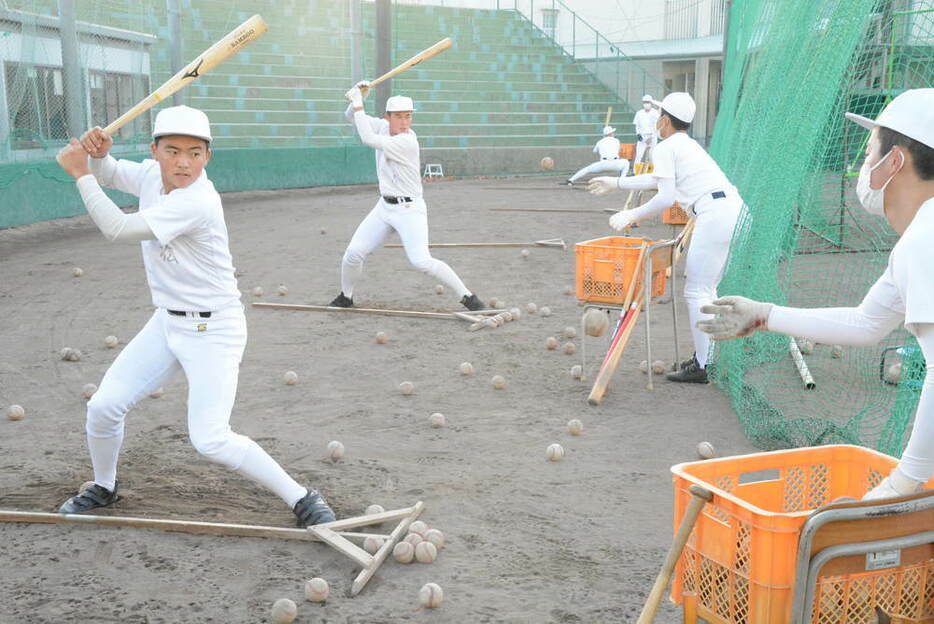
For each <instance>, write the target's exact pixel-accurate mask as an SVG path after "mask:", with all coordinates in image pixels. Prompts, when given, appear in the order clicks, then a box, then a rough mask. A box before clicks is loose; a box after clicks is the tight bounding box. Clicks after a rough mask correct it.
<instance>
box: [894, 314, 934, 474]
mask: <svg viewBox="0 0 934 624" xmlns="http://www.w3.org/2000/svg"><path fill="white" fill-rule="evenodd" d="M916 332H917V337H918V344H920V345H921V352H922V354H924V359H925V360H926V361H927V362H928V367H927V374H926V376H925V378H924V386H923V387H922V389H921V398H920V400H919V401H918V411H917V412H916V413H915V422H914V425H913V426H912V429H911V437H910V438H909V439H908V445H907V446H906V447H905V452H904V453H903V454H902V459H901V461H900V462H899V464H898V468H899V470H901V471H902V473H904V474H905V476H906V477H909V478H911V479H915V480H916V481H922V482H925V481H927V480H928V479H930V478H931V477H932V476H934V325H932V324H928V323H926V324H923V325H919V326H917V329H916Z"/></svg>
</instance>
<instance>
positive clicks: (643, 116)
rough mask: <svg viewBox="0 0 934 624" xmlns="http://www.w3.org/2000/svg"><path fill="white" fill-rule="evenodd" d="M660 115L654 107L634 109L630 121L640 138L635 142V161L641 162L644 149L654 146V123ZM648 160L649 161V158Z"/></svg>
mask: <svg viewBox="0 0 934 624" xmlns="http://www.w3.org/2000/svg"><path fill="white" fill-rule="evenodd" d="M660 116H661V114H660V113H659V112H658V109H656V108H650V109H649V110H645V109H644V108H643V109H642V110H639V111H636V116H635V117H634V118H633V120H632V123H633V125H635V126H636V134H637V135H639V136H640V137H641V138H640V139H639V140H638V141H637V142H636V161H635V162H637V163H641V162H642V156H643V154H645V150H646V149H647V148H651V147H654V146H655V134H656V132H657V130H656V129H655V124H656V123H657V122H658V118H659V117H660ZM649 162H651V159H650V161H649Z"/></svg>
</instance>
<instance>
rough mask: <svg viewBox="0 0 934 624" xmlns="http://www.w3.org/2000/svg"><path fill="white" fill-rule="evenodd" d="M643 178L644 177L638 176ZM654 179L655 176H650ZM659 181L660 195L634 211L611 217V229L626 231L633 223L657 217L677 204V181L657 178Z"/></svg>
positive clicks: (618, 213) (623, 211) (619, 213)
mask: <svg viewBox="0 0 934 624" xmlns="http://www.w3.org/2000/svg"><path fill="white" fill-rule="evenodd" d="M637 177H642V176H637ZM649 177H653V176H649ZM656 179H657V180H658V193H656V194H655V197H653V198H652V199H650V200H649V201H647V202H646V203H644V204H642V205H641V206H639V207H638V208H633V209H632V210H620V211H619V212H617V213H616V214H615V215H613V216H612V217H610V227H612V228H613V229H615V230H624V229H626V228H627V227H629V226H630V225H632V224H633V223H636V222H637V221H641V220H642V219H646V218H648V217H651V216H653V215H656V214H658V213H660V212H662V211H663V210H665V208H668V207H669V206H671V205H672V204H673V203H674V202H675V179H674V178H656Z"/></svg>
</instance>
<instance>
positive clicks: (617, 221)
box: [610, 178, 636, 232]
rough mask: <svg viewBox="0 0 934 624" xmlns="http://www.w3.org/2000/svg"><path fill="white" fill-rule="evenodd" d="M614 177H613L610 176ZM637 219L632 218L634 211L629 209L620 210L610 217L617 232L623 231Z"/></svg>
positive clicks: (611, 223)
mask: <svg viewBox="0 0 934 624" xmlns="http://www.w3.org/2000/svg"><path fill="white" fill-rule="evenodd" d="M610 179H612V178H610ZM635 221H636V220H635V219H633V218H632V213H631V212H629V211H628V210H620V211H619V212H617V213H616V214H615V215H613V216H612V217H610V227H611V228H613V229H614V230H616V231H617V232H622V231H623V230H625V229H626V228H628V227H629V226H631V225H632V224H633V223H635Z"/></svg>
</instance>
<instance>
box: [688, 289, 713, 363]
mask: <svg viewBox="0 0 934 624" xmlns="http://www.w3.org/2000/svg"><path fill="white" fill-rule="evenodd" d="M686 303H687V308H688V321H689V322H690V323H691V336H692V337H693V338H694V353H695V354H696V357H697V363H698V364H699V365H700V367H701V368H707V355H708V352H709V351H710V334H708V333H705V332H702V331H701V330H699V329H697V321H701V320H704V319H707V318H711V315H710V314H704V313H702V312H701V311H700V309H701V305H702V303H701V302H700V301H697V302H695V301H693V300H691V299H688V300H687V301H686Z"/></svg>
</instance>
